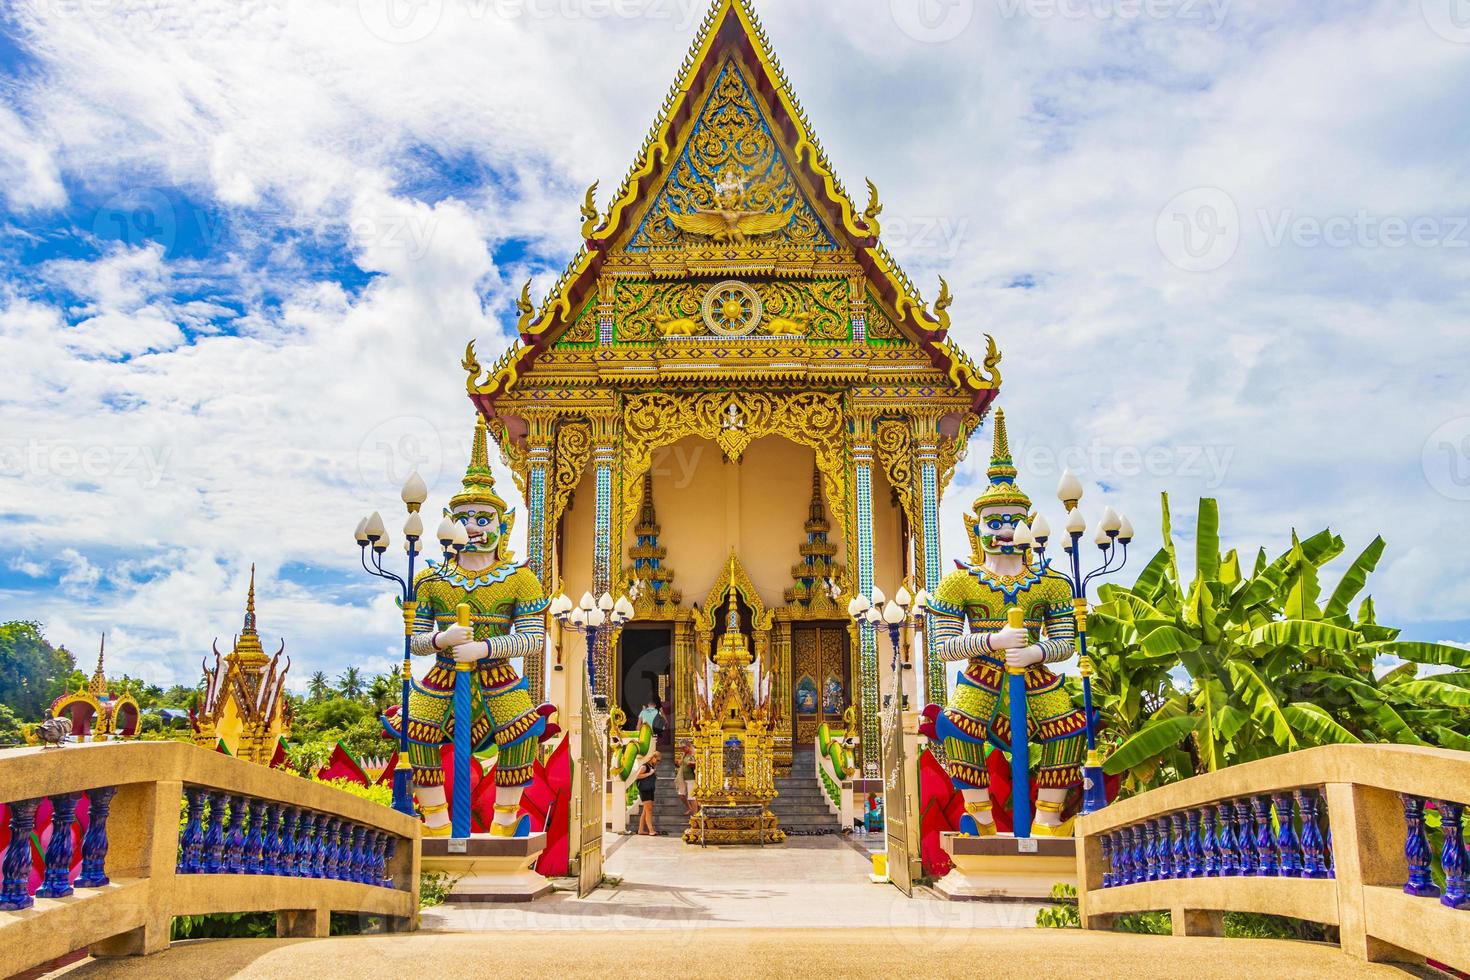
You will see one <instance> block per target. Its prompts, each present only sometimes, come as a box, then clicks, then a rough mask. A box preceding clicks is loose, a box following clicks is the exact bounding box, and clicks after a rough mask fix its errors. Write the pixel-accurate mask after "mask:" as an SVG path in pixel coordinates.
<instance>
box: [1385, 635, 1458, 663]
mask: <svg viewBox="0 0 1470 980" xmlns="http://www.w3.org/2000/svg"><path fill="white" fill-rule="evenodd" d="M1378 652H1380V653H1387V654H1390V655H1392V656H1395V657H1398V658H1399V659H1400V660H1410V661H1413V662H1414V663H1416V664H1444V665H1445V666H1448V667H1458V668H1460V669H1461V670H1466V669H1470V650H1466V649H1465V648H1464V647H1454V646H1450V645H1449V644H1447V643H1412V642H1409V641H1406V640H1395V641H1394V642H1392V643H1381V644H1379V645H1378Z"/></svg>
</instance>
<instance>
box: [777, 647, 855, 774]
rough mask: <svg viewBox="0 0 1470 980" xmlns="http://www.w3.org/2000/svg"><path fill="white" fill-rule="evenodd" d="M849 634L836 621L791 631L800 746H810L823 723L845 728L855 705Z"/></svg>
mask: <svg viewBox="0 0 1470 980" xmlns="http://www.w3.org/2000/svg"><path fill="white" fill-rule="evenodd" d="M847 647H848V632H847V626H846V625H845V624H839V623H836V622H820V623H799V624H797V625H795V626H793V628H792V630H791V714H792V717H793V718H795V719H796V741H795V745H797V746H809V745H811V744H812V742H813V741H814V740H815V739H816V737H817V728H818V727H819V726H820V725H822V724H824V723H825V724H828V725H831V726H832V727H833V728H843V727H844V723H843V720H842V713H843V712H844V711H846V710H847V706H848V705H849V704H850V703H851V702H852V676H851V673H850V671H849V665H848V649H847Z"/></svg>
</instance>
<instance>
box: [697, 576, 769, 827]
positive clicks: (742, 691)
mask: <svg viewBox="0 0 1470 980" xmlns="http://www.w3.org/2000/svg"><path fill="white" fill-rule="evenodd" d="M742 588H743V589H744V590H745V592H744V597H743V596H742ZM721 593H723V595H722V594H721ZM742 598H744V599H745V601H742ZM722 599H723V600H724V601H723V602H721V600H722ZM752 600H753V601H752ZM759 602H760V600H759V598H758V597H755V596H754V593H753V590H750V580H749V578H748V577H746V576H745V574H744V572H743V571H742V570H741V568H740V563H739V561H738V560H737V559H736V557H735V556H734V554H731V555H730V561H729V565H728V566H727V572H726V577H725V578H724V580H723V581H722V582H720V583H717V584H716V586H715V589H714V591H712V592H711V593H710V596H709V601H708V602H706V603H705V609H706V611H707V614H708V619H709V620H710V623H709V625H711V626H713V625H714V624H713V620H715V619H716V618H717V617H718V618H719V620H720V626H719V628H718V629H711V630H709V631H708V632H706V631H704V630H701V633H703V634H704V635H706V636H710V637H711V638H712V641H713V650H714V655H713V656H712V657H710V658H709V667H708V668H706V671H705V675H704V677H703V678H698V679H696V681H695V687H696V695H695V704H696V706H697V707H696V719H695V729H694V737H693V742H694V772H695V780H694V793H693V797H694V800H695V802H697V803H698V804H699V805H700V812H699V813H697V814H695V815H694V816H693V817H691V818H690V820H689V829H688V830H686V831H685V832H684V840H685V841H686V842H687V843H690V844H697V843H709V844H778V843H780V842H781V841H783V840H785V839H786V834H785V832H783V831H782V830H781V828H780V827H779V826H777V824H776V815H775V814H773V813H772V812H771V811H770V802H771V800H773V799H775V798H776V765H775V736H774V734H773V732H772V730H771V721H772V719H771V714H770V712H771V707H772V704H771V696H770V682H771V678H770V675H769V674H767V675H766V676H765V678H761V677H759V676H754V677H753V676H752V673H753V671H758V670H759V661H758V660H757V659H756V656H755V653H754V651H753V650H752V649H751V645H750V636H749V632H750V628H751V626H752V625H753V624H754V623H757V622H759V621H760V619H761V618H762V613H761V610H760V609H759ZM722 606H723V612H721V607H722ZM765 618H767V619H769V616H768V615H767V616H766V617H765Z"/></svg>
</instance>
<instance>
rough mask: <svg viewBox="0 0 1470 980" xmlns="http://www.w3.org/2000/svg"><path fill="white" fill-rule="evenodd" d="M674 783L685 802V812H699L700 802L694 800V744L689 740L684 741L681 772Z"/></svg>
mask: <svg viewBox="0 0 1470 980" xmlns="http://www.w3.org/2000/svg"><path fill="white" fill-rule="evenodd" d="M674 785H675V786H676V787H678V790H679V799H680V800H682V801H683V803H684V813H685V814H686V815H687V816H691V817H692V816H694V815H695V814H696V813H698V812H699V804H698V803H695V802H694V746H693V745H692V744H691V743H689V742H685V743H684V747H683V750H682V751H681V752H680V754H679V774H678V777H677V778H676V779H675V782H674Z"/></svg>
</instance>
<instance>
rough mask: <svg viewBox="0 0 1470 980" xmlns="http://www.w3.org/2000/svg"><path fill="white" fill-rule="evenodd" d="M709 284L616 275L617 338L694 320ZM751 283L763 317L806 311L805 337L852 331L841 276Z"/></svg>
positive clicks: (842, 336)
mask: <svg viewBox="0 0 1470 980" xmlns="http://www.w3.org/2000/svg"><path fill="white" fill-rule="evenodd" d="M713 285H714V283H713V282H709V281H683V282H645V281H639V280H636V279H619V280H618V281H617V284H616V287H615V293H614V300H613V322H614V323H615V324H616V327H615V328H614V329H615V331H616V334H617V339H618V341H619V342H638V341H658V340H661V339H662V336H661V334H660V332H659V329H658V322H659V320H660V319H664V320H672V319H680V318H685V317H688V318H690V319H694V320H696V321H697V320H699V319H700V316H701V312H702V311H701V304H702V303H703V301H704V298H705V296H706V295H708V293H709V290H710V288H711V286H713ZM750 286H751V287H752V288H753V289H754V290H755V292H756V294H757V295H758V296H759V297H760V301H761V306H762V308H763V309H764V314H765V316H766V317H767V318H780V319H788V320H789V319H795V318H797V317H799V316H801V315H802V314H806V315H807V320H806V326H805V329H804V335H805V336H806V338H807V339H809V340H846V339H848V337H849V336H850V335H851V331H850V328H849V320H850V316H851V314H850V311H849V304H848V298H847V293H848V287H847V283H846V282H845V281H844V280H842V279H834V278H827V279H821V278H818V279H809V280H765V281H757V282H752V283H750ZM580 324H581V321H578V326H580ZM574 329H576V328H575V327H574ZM757 332H758V333H759V332H764V331H763V330H758V331H757ZM563 339H565V338H563ZM587 339H589V340H590V339H592V338H591V337H588V338H587Z"/></svg>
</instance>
